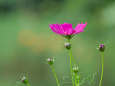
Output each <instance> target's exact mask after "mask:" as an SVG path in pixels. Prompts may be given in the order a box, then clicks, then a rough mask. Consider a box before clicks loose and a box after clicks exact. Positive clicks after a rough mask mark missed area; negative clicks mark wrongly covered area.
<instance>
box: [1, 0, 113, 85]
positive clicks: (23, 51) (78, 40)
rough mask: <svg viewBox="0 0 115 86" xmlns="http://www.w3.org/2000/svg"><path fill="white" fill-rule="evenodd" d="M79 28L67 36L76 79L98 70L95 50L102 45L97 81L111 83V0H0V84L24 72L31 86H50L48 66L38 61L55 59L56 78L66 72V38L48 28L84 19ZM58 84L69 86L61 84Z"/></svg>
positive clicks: (52, 79) (51, 78) (53, 82)
mask: <svg viewBox="0 0 115 86" xmlns="http://www.w3.org/2000/svg"><path fill="white" fill-rule="evenodd" d="M86 21H87V26H86V27H85V29H84V30H85V31H84V32H82V33H80V34H77V35H75V36H74V37H73V38H72V40H71V41H72V45H73V48H72V52H73V55H74V58H75V61H76V63H77V64H78V65H79V66H80V67H81V69H80V71H79V72H80V74H81V80H82V79H83V77H86V76H88V75H90V74H92V73H94V72H97V74H96V75H95V79H94V84H90V85H89V84H87V83H86V84H84V86H98V85H99V81H100V75H101V53H100V52H99V51H98V50H96V48H97V47H98V46H99V44H100V43H105V44H106V51H105V52H104V60H105V67H104V76H103V81H102V86H115V81H114V78H115V62H114V61H115V58H114V57H115V50H114V49H115V38H114V36H115V0H0V86H15V85H16V82H20V81H21V78H20V76H21V75H22V74H28V78H29V84H30V85H31V86H56V80H55V77H54V74H53V71H52V69H51V67H50V66H49V65H47V64H45V63H43V62H45V61H46V59H47V58H49V57H53V58H55V63H54V69H55V71H56V74H57V77H58V79H59V83H61V82H65V81H69V79H66V80H63V76H69V77H70V65H69V53H68V51H67V50H66V49H64V48H63V44H64V42H67V40H66V39H65V38H63V37H62V36H59V35H56V34H55V33H53V32H52V31H51V29H50V28H49V26H48V25H49V24H53V23H59V24H61V23H65V22H67V23H71V24H72V25H73V28H75V26H76V25H77V24H78V23H85V22H86ZM62 86H72V85H71V84H63V85H62Z"/></svg>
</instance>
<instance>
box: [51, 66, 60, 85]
mask: <svg viewBox="0 0 115 86" xmlns="http://www.w3.org/2000/svg"><path fill="white" fill-rule="evenodd" d="M51 66H52V70H53V72H54V76H55V79H56V82H57V86H59V83H58V79H57V76H56V73H55V70H54V68H53V65H51Z"/></svg>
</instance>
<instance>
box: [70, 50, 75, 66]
mask: <svg viewBox="0 0 115 86" xmlns="http://www.w3.org/2000/svg"><path fill="white" fill-rule="evenodd" d="M70 53H71V57H72V60H73V63H74V66H75V60H74V58H73V55H72V52H71V49H70Z"/></svg>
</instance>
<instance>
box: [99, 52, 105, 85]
mask: <svg viewBox="0 0 115 86" xmlns="http://www.w3.org/2000/svg"><path fill="white" fill-rule="evenodd" d="M103 68H104V58H103V52H102V72H101V79H100V84H99V86H101V83H102V78H103Z"/></svg>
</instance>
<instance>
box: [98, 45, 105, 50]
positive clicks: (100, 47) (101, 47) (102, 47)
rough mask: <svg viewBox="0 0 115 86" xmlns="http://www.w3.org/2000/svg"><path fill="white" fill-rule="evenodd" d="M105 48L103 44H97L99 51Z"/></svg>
mask: <svg viewBox="0 0 115 86" xmlns="http://www.w3.org/2000/svg"><path fill="white" fill-rule="evenodd" d="M104 50H105V44H100V45H99V51H100V52H103V51H104Z"/></svg>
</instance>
